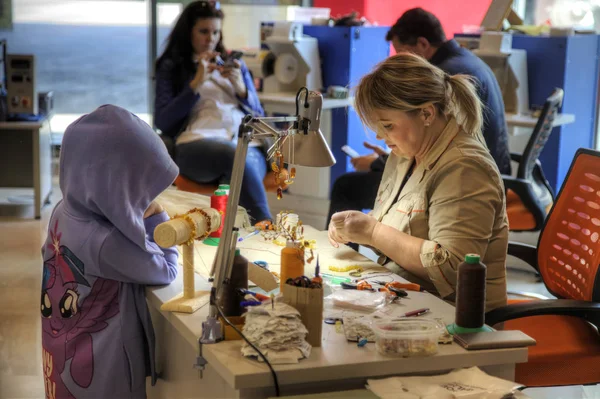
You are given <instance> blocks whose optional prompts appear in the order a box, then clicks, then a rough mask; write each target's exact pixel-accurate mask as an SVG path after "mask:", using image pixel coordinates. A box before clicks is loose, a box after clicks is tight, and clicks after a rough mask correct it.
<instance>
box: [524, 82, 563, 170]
mask: <svg viewBox="0 0 600 399" xmlns="http://www.w3.org/2000/svg"><path fill="white" fill-rule="evenodd" d="M563 95H564V92H563V90H562V89H554V91H553V92H552V94H551V95H550V97H548V98H547V99H546V102H545V103H544V108H542V113H541V114H540V117H539V119H538V121H537V123H536V125H535V128H534V129H533V132H532V133H531V137H530V138H529V141H528V142H527V146H526V147H525V151H523V158H522V159H521V162H520V163H519V170H518V171H517V177H518V178H520V179H526V180H532V174H533V168H534V167H535V163H536V161H537V160H538V158H539V157H540V153H541V152H542V150H543V149H544V146H545V145H546V142H547V141H548V138H549V137H550V133H551V132H552V122H553V121H554V118H555V117H556V114H557V113H558V108H559V107H560V105H561V104H562V99H563Z"/></svg>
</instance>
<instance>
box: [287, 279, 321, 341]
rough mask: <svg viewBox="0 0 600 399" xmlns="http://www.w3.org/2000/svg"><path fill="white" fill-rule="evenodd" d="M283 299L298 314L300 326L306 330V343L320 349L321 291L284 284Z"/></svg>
mask: <svg viewBox="0 0 600 399" xmlns="http://www.w3.org/2000/svg"><path fill="white" fill-rule="evenodd" d="M283 297H284V301H285V303H287V304H288V305H290V306H293V307H294V308H296V310H298V312H300V318H301V319H302V324H304V326H305V327H306V329H307V330H308V335H307V336H306V341H307V342H308V343H309V344H311V345H312V346H313V347H320V346H321V333H322V330H323V290H322V289H317V288H298V287H294V286H292V285H289V284H284V286H283Z"/></svg>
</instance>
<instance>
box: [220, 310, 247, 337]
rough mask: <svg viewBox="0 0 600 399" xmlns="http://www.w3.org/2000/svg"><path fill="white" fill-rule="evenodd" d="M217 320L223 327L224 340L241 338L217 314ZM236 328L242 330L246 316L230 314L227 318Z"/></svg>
mask: <svg viewBox="0 0 600 399" xmlns="http://www.w3.org/2000/svg"><path fill="white" fill-rule="evenodd" d="M219 320H220V321H221V326H222V327H223V337H225V341H239V340H241V339H242V336H241V335H240V334H238V333H237V331H235V330H234V329H233V327H231V326H230V325H229V324H227V323H225V320H223V318H222V317H220V316H219ZM227 320H229V321H230V322H231V323H233V325H234V326H236V328H237V329H238V330H240V331H241V330H242V328H244V324H245V322H246V318H245V317H242V316H230V317H228V318H227Z"/></svg>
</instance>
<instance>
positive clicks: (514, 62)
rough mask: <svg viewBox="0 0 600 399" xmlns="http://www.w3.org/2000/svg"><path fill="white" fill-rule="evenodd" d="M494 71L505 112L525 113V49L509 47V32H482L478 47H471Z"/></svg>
mask: <svg viewBox="0 0 600 399" xmlns="http://www.w3.org/2000/svg"><path fill="white" fill-rule="evenodd" d="M473 53H475V54H476V55H477V56H478V57H479V58H481V59H482V60H483V61H484V62H485V63H486V64H488V66H489V67H490V68H491V69H492V71H493V72H494V75H495V76H496V80H498V84H499V85H500V90H502V98H503V99H504V109H505V112H506V113H507V114H519V115H525V114H529V113H530V111H529V85H528V82H529V79H528V75H527V52H526V51H525V50H519V49H513V48H512V35H511V34H509V33H503V32H484V33H482V35H481V39H480V42H479V48H478V49H475V50H473Z"/></svg>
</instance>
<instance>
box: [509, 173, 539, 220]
mask: <svg viewBox="0 0 600 399" xmlns="http://www.w3.org/2000/svg"><path fill="white" fill-rule="evenodd" d="M502 180H503V182H504V188H505V190H509V189H510V190H512V191H514V192H515V194H517V196H518V197H519V198H520V199H521V201H522V202H523V205H525V208H527V210H528V211H529V212H531V214H532V215H533V218H534V220H535V224H536V228H535V229H534V230H539V229H540V228H541V227H542V226H543V224H544V220H545V219H546V209H545V208H544V206H543V205H542V204H541V203H540V200H539V198H538V196H537V195H536V193H535V191H534V190H533V185H532V183H531V182H530V181H529V180H525V179H520V178H518V177H512V176H508V175H502Z"/></svg>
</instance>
